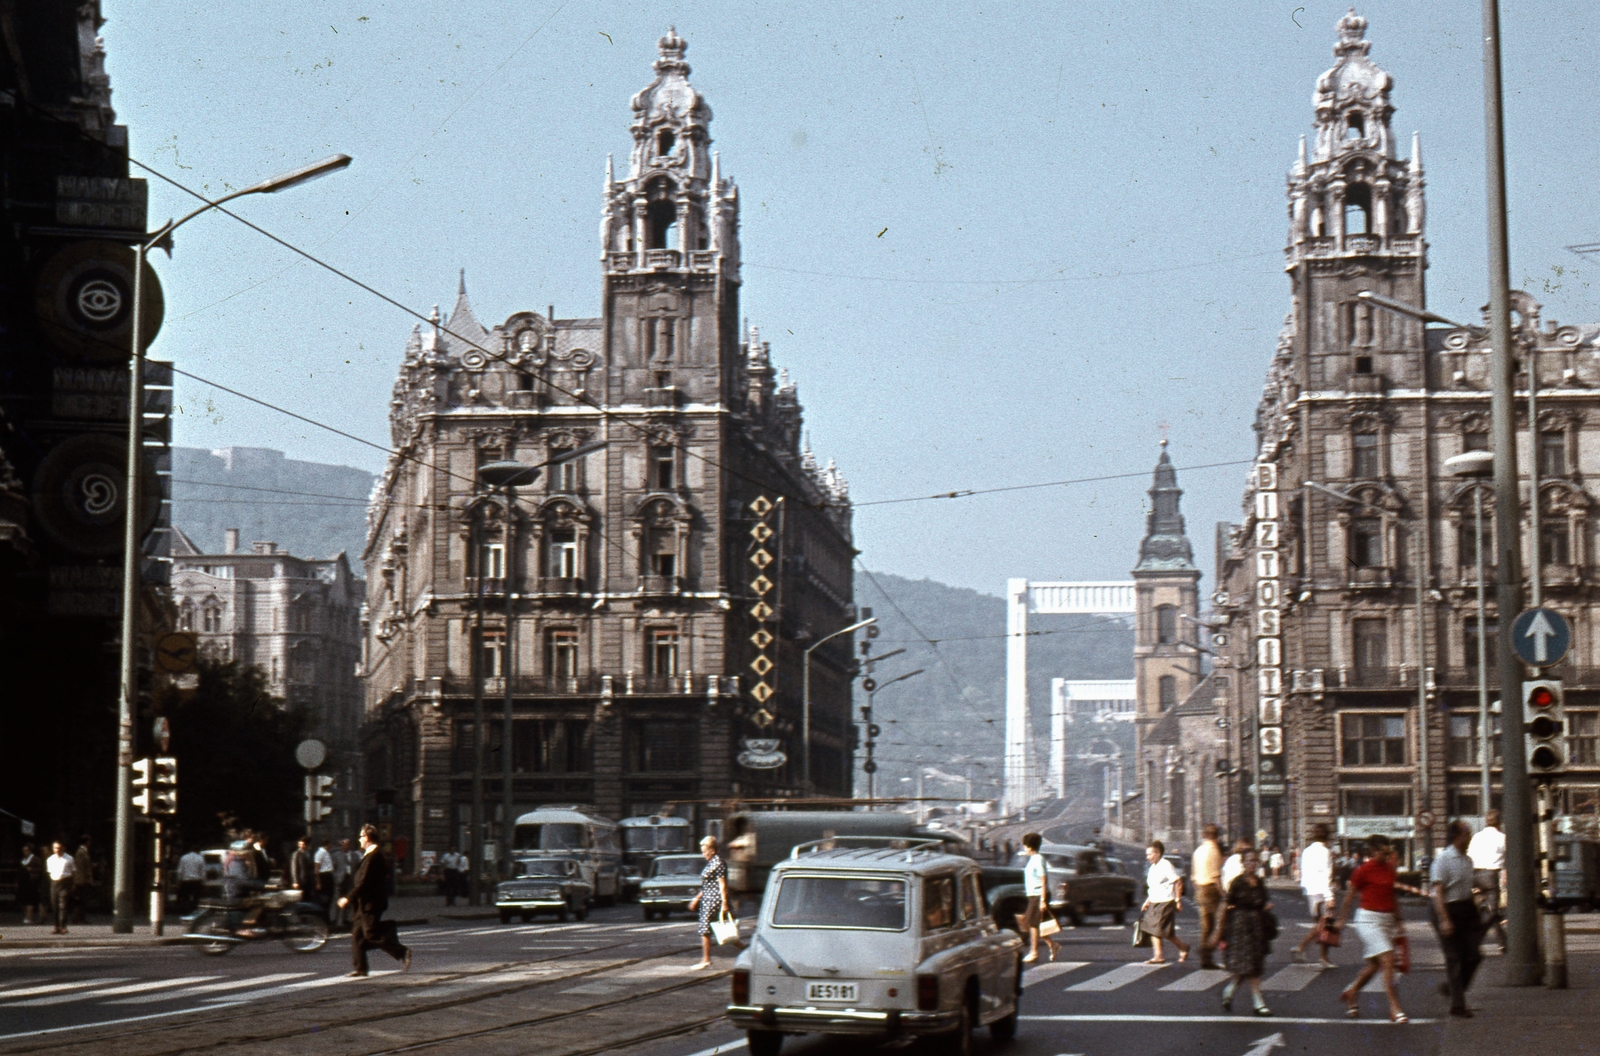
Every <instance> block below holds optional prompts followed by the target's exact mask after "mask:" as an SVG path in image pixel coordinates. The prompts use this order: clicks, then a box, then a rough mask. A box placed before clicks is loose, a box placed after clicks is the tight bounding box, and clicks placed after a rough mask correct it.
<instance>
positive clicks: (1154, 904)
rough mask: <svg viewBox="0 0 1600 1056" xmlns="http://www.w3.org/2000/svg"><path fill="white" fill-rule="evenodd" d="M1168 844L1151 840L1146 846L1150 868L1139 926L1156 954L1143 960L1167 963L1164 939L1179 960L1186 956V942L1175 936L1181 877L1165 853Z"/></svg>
mask: <svg viewBox="0 0 1600 1056" xmlns="http://www.w3.org/2000/svg"><path fill="white" fill-rule="evenodd" d="M1166 851H1167V848H1166V846H1165V845H1164V844H1163V843H1162V842H1161V841H1160V840H1151V841H1150V846H1149V847H1148V848H1146V850H1145V858H1146V859H1147V860H1148V861H1149V862H1150V869H1149V871H1148V872H1146V873H1145V877H1144V905H1143V906H1140V907H1139V928H1140V930H1141V931H1143V932H1144V934H1145V935H1147V936H1149V938H1150V941H1151V942H1152V943H1154V945H1155V956H1153V957H1151V958H1150V959H1149V960H1148V961H1145V962H1144V963H1145V964H1166V963H1168V962H1167V959H1166V957H1165V956H1164V952H1165V948H1164V947H1163V946H1162V945H1161V943H1162V941H1163V940H1166V941H1167V942H1170V943H1172V944H1173V945H1174V946H1176V947H1177V948H1178V963H1179V964H1182V963H1183V962H1184V961H1187V960H1188V959H1189V944H1188V943H1186V942H1184V941H1183V940H1182V939H1180V938H1178V935H1177V931H1176V928H1177V919H1178V914H1179V913H1180V912H1181V911H1182V910H1183V877H1182V876H1180V875H1179V874H1178V870H1176V869H1174V868H1173V866H1172V863H1171V862H1169V861H1167V859H1166V858H1165V857H1164V855H1165V854H1166Z"/></svg>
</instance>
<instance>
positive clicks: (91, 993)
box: [6, 975, 222, 1008]
mask: <svg viewBox="0 0 1600 1056" xmlns="http://www.w3.org/2000/svg"><path fill="white" fill-rule="evenodd" d="M220 978H222V977H221V976H218V975H191V976H188V977H186V978H182V979H156V980H153V981H151V982H145V983H131V984H129V985H127V986H113V987H110V988H108V989H104V990H74V991H70V992H68V993H65V994H51V995H50V996H49V997H35V998H31V999H30V1000H27V1001H11V1002H8V1003H7V1005H6V1007H8V1008H46V1007H48V1006H50V1005H65V1004H70V1003H72V1002H74V1001H94V1000H96V999H98V998H102V997H111V996H113V995H116V994H135V993H144V994H145V996H144V997H142V998H140V1000H141V1001H144V1000H152V996H151V995H150V994H149V991H151V990H161V989H164V988H166V987H169V986H185V985H187V984H189V983H203V982H205V981H206V980H208V979H220ZM153 999H154V1000H161V998H159V997H156V998H153Z"/></svg>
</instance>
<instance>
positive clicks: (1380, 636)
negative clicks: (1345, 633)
mask: <svg viewBox="0 0 1600 1056" xmlns="http://www.w3.org/2000/svg"><path fill="white" fill-rule="evenodd" d="M1350 630H1351V638H1352V640H1353V641H1354V643H1355V655H1356V670H1357V671H1382V670H1384V669H1385V668H1387V667H1388V666H1389V621H1387V620H1384V619H1362V620H1351V621H1350Z"/></svg>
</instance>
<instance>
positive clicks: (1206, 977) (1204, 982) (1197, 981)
mask: <svg viewBox="0 0 1600 1056" xmlns="http://www.w3.org/2000/svg"><path fill="white" fill-rule="evenodd" d="M1228 978H1229V977H1228V973H1227V972H1211V971H1205V970H1204V969H1202V970H1200V971H1195V972H1190V973H1189V974H1188V975H1185V976H1180V977H1179V978H1177V979H1174V980H1173V981H1172V982H1170V983H1168V984H1167V985H1166V986H1163V987H1162V988H1161V989H1163V990H1168V991H1175V992H1178V993H1197V992H1200V991H1203V990H1210V989H1211V988H1212V987H1213V986H1216V985H1217V984H1218V983H1225V982H1227V981H1228Z"/></svg>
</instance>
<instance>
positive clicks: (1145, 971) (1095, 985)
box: [1067, 964, 1166, 993]
mask: <svg viewBox="0 0 1600 1056" xmlns="http://www.w3.org/2000/svg"><path fill="white" fill-rule="evenodd" d="M1165 967H1166V965H1164V964H1124V965H1122V966H1121V967H1118V968H1113V969H1111V971H1109V972H1105V973H1104V974H1101V975H1097V976H1095V977H1094V978H1093V979H1086V980H1084V981H1083V982H1081V983H1079V984H1078V985H1076V986H1069V987H1067V992H1068V993H1071V992H1072V991H1074V990H1078V991H1096V992H1101V993H1104V992H1106V991H1110V990H1120V989H1122V988H1123V987H1125V986H1127V985H1128V984H1129V983H1132V982H1135V981H1137V980H1139V979H1143V978H1144V977H1145V976H1147V975H1149V974H1150V973H1151V972H1159V971H1161V969H1163V968H1165Z"/></svg>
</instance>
